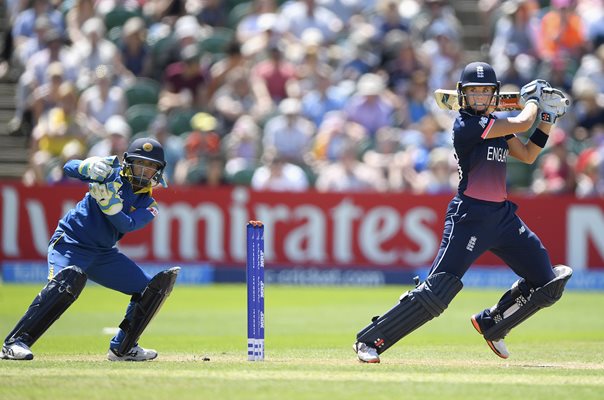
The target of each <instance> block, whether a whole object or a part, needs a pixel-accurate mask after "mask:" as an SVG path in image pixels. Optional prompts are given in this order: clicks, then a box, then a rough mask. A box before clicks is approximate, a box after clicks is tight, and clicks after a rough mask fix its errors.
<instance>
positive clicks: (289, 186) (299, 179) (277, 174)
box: [251, 150, 309, 192]
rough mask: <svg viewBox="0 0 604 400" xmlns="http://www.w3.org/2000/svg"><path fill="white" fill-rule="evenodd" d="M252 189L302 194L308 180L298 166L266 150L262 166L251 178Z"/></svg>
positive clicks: (306, 187)
mask: <svg viewBox="0 0 604 400" xmlns="http://www.w3.org/2000/svg"><path fill="white" fill-rule="evenodd" d="M251 186H252V189H254V190H268V191H273V192H303V191H305V190H307V189H308V186H309V184H308V178H307V176H306V174H305V173H304V170H303V169H302V168H300V167H299V166H297V165H295V164H292V163H289V162H287V159H286V158H283V157H281V156H280V155H279V153H277V152H274V151H272V150H268V151H266V152H265V155H264V165H262V166H261V167H259V168H258V169H257V170H256V171H255V172H254V175H253V177H252V182H251Z"/></svg>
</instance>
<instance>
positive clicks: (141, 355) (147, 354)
mask: <svg viewBox="0 0 604 400" xmlns="http://www.w3.org/2000/svg"><path fill="white" fill-rule="evenodd" d="M155 358H157V351H155V350H153V349H143V348H142V347H140V346H139V345H136V346H134V347H133V348H131V349H130V351H129V352H128V353H126V354H124V355H123V356H118V355H117V354H115V352H114V351H113V349H109V351H108V352H107V359H108V360H109V361H149V360H153V359H155Z"/></svg>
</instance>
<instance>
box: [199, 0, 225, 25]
mask: <svg viewBox="0 0 604 400" xmlns="http://www.w3.org/2000/svg"><path fill="white" fill-rule="evenodd" d="M200 5H201V7H200V10H199V11H198V12H197V13H196V14H197V20H198V21H199V23H200V24H201V25H207V26H212V27H216V26H219V27H223V26H226V24H227V10H226V5H225V0H202V1H200Z"/></svg>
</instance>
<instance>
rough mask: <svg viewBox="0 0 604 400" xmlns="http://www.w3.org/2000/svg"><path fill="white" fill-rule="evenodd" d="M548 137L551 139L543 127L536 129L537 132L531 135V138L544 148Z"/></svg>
mask: <svg viewBox="0 0 604 400" xmlns="http://www.w3.org/2000/svg"><path fill="white" fill-rule="evenodd" d="M547 139H549V135H547V134H546V133H545V132H543V131H542V130H541V129H539V128H537V129H535V132H533V134H532V135H531V137H530V138H529V140H530V141H531V142H533V143H535V144H536V145H537V146H539V147H541V148H544V147H545V144H546V143H547Z"/></svg>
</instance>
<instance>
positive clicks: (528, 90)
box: [518, 79, 551, 107]
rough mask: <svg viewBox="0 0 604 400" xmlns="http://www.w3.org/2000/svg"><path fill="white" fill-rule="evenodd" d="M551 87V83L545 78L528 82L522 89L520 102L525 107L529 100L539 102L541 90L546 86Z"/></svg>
mask: <svg viewBox="0 0 604 400" xmlns="http://www.w3.org/2000/svg"><path fill="white" fill-rule="evenodd" d="M548 87H551V85H550V84H549V83H548V82H547V81H545V80H543V79H535V80H534V81H532V82H529V83H527V84H526V85H524V86H523V87H522V88H521V89H520V100H519V102H518V103H519V104H520V105H521V106H522V107H525V106H526V105H527V104H528V102H529V101H532V102H534V103H537V104H538V103H539V99H540V98H541V92H542V91H543V89H544V88H548Z"/></svg>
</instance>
